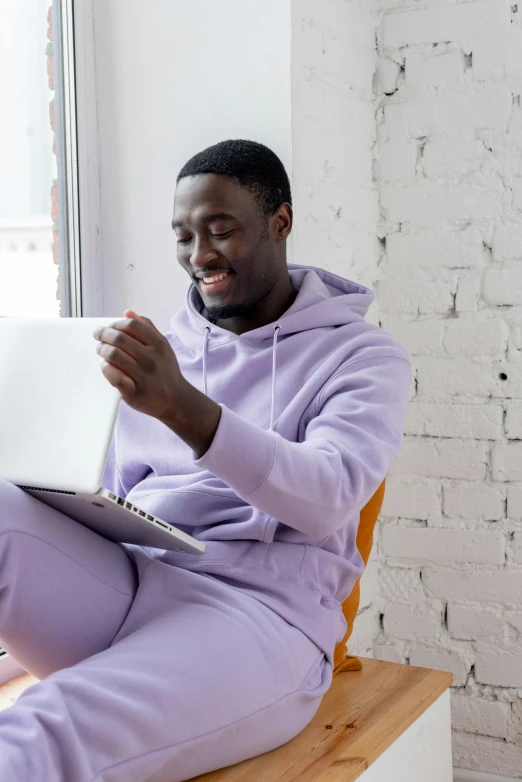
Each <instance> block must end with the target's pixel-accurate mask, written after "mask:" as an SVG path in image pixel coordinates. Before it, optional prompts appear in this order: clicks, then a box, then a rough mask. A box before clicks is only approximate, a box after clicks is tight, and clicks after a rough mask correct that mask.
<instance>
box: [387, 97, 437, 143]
mask: <svg viewBox="0 0 522 782" xmlns="http://www.w3.org/2000/svg"><path fill="white" fill-rule="evenodd" d="M438 130H439V118H438V112H437V105H436V102H435V101H434V100H433V98H417V100H412V101H408V102H406V103H388V104H387V105H385V106H384V124H383V127H382V131H383V132H384V134H385V136H386V137H387V138H391V139H394V138H395V139H402V138H405V137H406V138H410V139H415V138H420V137H421V136H431V135H433V134H434V133H436V132H437V131H438Z"/></svg>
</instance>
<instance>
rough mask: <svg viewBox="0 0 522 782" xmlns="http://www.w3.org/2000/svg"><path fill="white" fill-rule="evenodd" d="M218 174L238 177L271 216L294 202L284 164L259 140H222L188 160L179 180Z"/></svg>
mask: <svg viewBox="0 0 522 782" xmlns="http://www.w3.org/2000/svg"><path fill="white" fill-rule="evenodd" d="M197 174H217V175H218V176H225V177H230V178H231V179H235V180H236V181H237V182H238V183H239V184H240V185H241V186H242V187H244V188H246V189H247V190H250V192H251V193H252V194H253V195H254V196H255V197H256V199H257V201H258V202H259V205H260V207H261V209H262V211H263V212H264V213H265V214H266V215H272V214H274V212H275V211H276V209H277V208H278V207H279V206H280V205H281V204H283V203H285V202H287V203H289V204H291V203H292V192H291V189H290V181H289V179H288V175H287V173H286V171H285V167H284V166H283V164H282V163H281V161H280V160H279V158H278V157H277V155H276V154H275V152H272V150H271V149H269V148H268V147H265V145H264V144H259V143H258V142H257V141H248V140H245V139H229V140H228V141H220V142H219V143H218V144H214V145H213V146H211V147H207V148H206V149H204V150H203V151H202V152H198V153H197V155H194V156H193V157H191V158H190V160H188V161H187V162H186V163H185V165H184V166H183V168H182V169H181V171H180V172H179V174H178V178H177V179H176V183H177V182H179V180H180V179H183V178H184V177H187V176H196V175H197Z"/></svg>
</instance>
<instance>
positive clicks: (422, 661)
mask: <svg viewBox="0 0 522 782" xmlns="http://www.w3.org/2000/svg"><path fill="white" fill-rule="evenodd" d="M375 4H376V9H377V14H376V23H377V47H378V56H379V62H380V63H381V64H382V65H381V71H382V74H383V79H376V81H375V99H376V103H377V141H378V143H377V149H376V152H375V157H376V165H375V169H374V170H375V173H376V176H377V186H378V187H379V192H380V206H381V226H380V235H381V236H382V244H383V256H382V261H381V264H380V268H381V275H380V279H379V282H378V285H377V288H376V292H377V302H378V307H379V313H380V315H379V317H380V321H381V325H382V326H383V328H385V329H387V330H388V331H390V332H391V333H392V334H395V335H396V336H397V337H398V338H399V339H400V340H401V341H402V342H403V344H404V345H405V347H406V348H407V350H408V351H409V352H410V354H411V356H412V363H413V369H414V384H413V388H412V393H411V396H410V400H409V403H408V409H407V412H406V421H405V439H404V442H403V447H402V450H401V453H400V455H399V457H398V459H397V460H396V462H395V464H394V466H393V468H392V471H391V474H390V476H389V478H388V482H389V496H388V497H387V498H386V500H385V504H384V508H383V520H382V528H381V536H380V544H379V546H380V556H381V559H382V564H381V574H380V588H381V593H380V594H381V596H380V601H381V612H382V629H381V632H380V633H379V634H378V636H377V638H376V640H375V643H374V655H375V656H377V657H382V658H383V659H397V660H398V661H402V660H406V661H408V660H409V662H410V664H413V665H427V666H431V667H435V668H437V667H439V668H444V669H445V670H450V671H452V672H453V673H454V676H455V681H454V686H455V688H456V690H455V692H454V693H453V701H452V705H453V727H454V731H455V764H456V765H457V766H460V767H463V768H468V769H475V770H479V771H484V772H492V773H494V774H499V775H505V776H508V777H509V776H518V775H519V772H520V769H521V768H522V748H521V746H520V735H522V727H521V726H522V702H521V700H520V697H519V693H520V692H522V655H521V654H520V639H521V638H522V611H521V609H520V605H521V601H522V531H521V527H520V524H521V522H522V358H521V356H522V146H521V144H520V138H521V137H522V108H521V100H520V99H521V81H520V80H521V78H522V5H521V4H520V3H514V2H512V1H511V2H510V1H509V0H467V1H466V2H464V1H463V0H454V1H453V0H450V1H448V0H430V2H429V3H428V2H427V3H415V2H413V0H375ZM397 66H399V69H398V68H397ZM384 77H385V78H384ZM384 84H385V86H386V89H383V85H384ZM517 736H518V739H517Z"/></svg>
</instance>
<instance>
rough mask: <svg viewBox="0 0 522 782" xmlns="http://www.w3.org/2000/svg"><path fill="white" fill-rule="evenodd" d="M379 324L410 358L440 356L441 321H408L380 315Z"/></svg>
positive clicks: (442, 323)
mask: <svg viewBox="0 0 522 782" xmlns="http://www.w3.org/2000/svg"><path fill="white" fill-rule="evenodd" d="M381 323H382V326H383V327H384V328H385V329H386V331H389V332H390V334H393V336H394V337H396V338H397V339H398V340H399V342H401V343H402V345H403V347H404V348H405V349H406V350H407V352H408V353H409V354H410V355H411V356H416V355H441V353H442V352H443V350H442V337H443V334H444V321H443V320H433V319H429V320H409V319H406V318H399V317H394V316H392V315H388V314H385V313H381Z"/></svg>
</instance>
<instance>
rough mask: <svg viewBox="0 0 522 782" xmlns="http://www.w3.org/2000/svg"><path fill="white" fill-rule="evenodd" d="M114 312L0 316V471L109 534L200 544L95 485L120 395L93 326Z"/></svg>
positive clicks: (184, 547)
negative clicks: (109, 377)
mask: <svg viewBox="0 0 522 782" xmlns="http://www.w3.org/2000/svg"><path fill="white" fill-rule="evenodd" d="M119 319H120V317H116V318H38V319H36V318H34V319H33V318H0V478H4V479H5V480H7V481H10V482H11V483H13V484H15V485H17V486H20V487H21V488H22V489H24V490H25V491H27V492H28V493H29V494H32V495H33V496H34V497H37V498H38V499H39V500H41V501H42V502H45V503H46V504H47V505H51V506H52V507H53V508H57V509H58V510H60V511H62V512H63V513H66V514H67V515H68V516H70V517H71V518H73V519H75V520H76V521H79V522H81V523H82V524H85V525H86V526H87V527H90V528H91V529H93V530H95V531H96V532H98V533H100V534H101V535H103V536H104V537H106V538H109V539H110V540H114V541H117V542H119V543H137V544H138V545H142V546H151V547H154V548H163V549H171V550H178V551H179V550H180V551H186V552H190V553H192V554H194V553H196V554H197V553H199V554H202V553H203V552H204V551H205V548H206V546H205V544H204V543H201V542H200V541H198V540H196V538H193V537H192V536H190V535H187V534H186V533H184V532H183V531H182V530H179V529H177V528H176V527H174V526H173V525H172V524H167V523H166V522H165V521H163V520H162V519H158V518H156V516H154V515H152V514H151V513H149V512H148V511H146V510H143V509H142V508H140V507H139V506H138V505H135V504H134V503H132V502H128V501H127V500H125V499H124V498H122V497H118V496H117V495H116V494H114V493H113V492H111V491H108V490H107V489H104V488H103V487H102V479H103V474H104V470H105V464H106V460H107V454H108V450H109V447H110V443H111V438H112V433H113V429H114V424H115V422H116V416H117V412H118V407H119V403H120V394H119V392H118V391H117V390H116V389H115V388H114V387H113V386H111V385H110V383H109V382H108V381H107V380H106V379H105V377H104V375H103V374H102V371H101V363H102V360H103V359H102V358H101V356H99V355H98V354H97V352H96V345H97V341H96V340H95V339H94V337H93V332H94V331H95V329H96V328H97V327H98V326H107V325H109V324H111V323H114V321H115V320H119Z"/></svg>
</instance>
